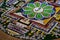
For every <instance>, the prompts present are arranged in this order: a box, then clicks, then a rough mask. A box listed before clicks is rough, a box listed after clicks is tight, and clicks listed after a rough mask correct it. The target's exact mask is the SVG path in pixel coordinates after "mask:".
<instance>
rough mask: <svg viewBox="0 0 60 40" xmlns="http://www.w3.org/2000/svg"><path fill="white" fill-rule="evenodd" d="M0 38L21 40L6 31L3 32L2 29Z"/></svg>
mask: <svg viewBox="0 0 60 40" xmlns="http://www.w3.org/2000/svg"><path fill="white" fill-rule="evenodd" d="M0 40H22V39H18V38H15V37H12V36H9V35H7V34H6V33H4V32H3V31H1V30H0Z"/></svg>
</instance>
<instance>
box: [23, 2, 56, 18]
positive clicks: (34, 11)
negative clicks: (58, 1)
mask: <svg viewBox="0 0 60 40" xmlns="http://www.w3.org/2000/svg"><path fill="white" fill-rule="evenodd" d="M23 10H24V13H23V14H24V15H27V17H28V18H35V19H44V18H49V17H51V15H52V14H54V12H55V11H54V7H53V6H52V5H49V4H48V3H45V2H43V3H40V2H35V3H28V4H27V6H26V7H24V8H23Z"/></svg>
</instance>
